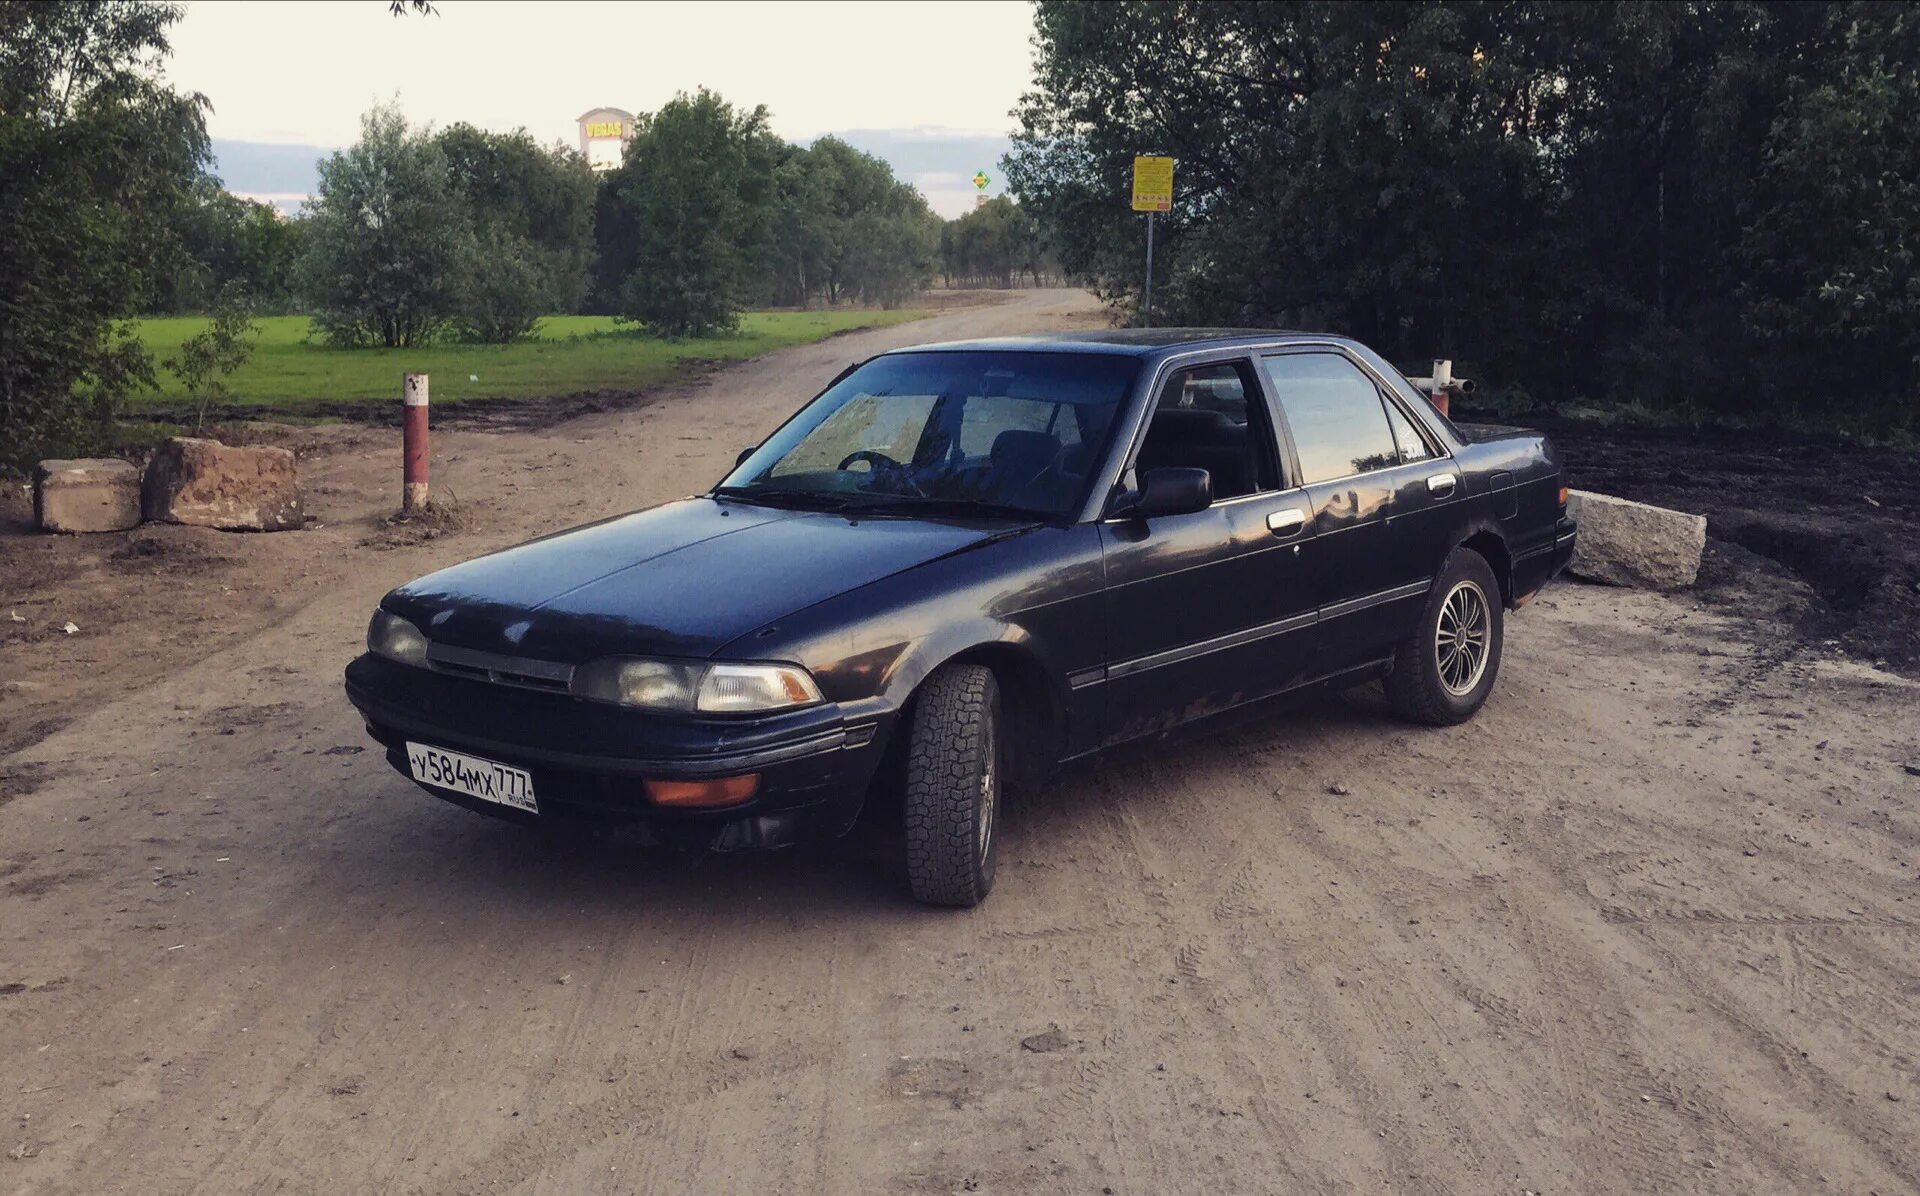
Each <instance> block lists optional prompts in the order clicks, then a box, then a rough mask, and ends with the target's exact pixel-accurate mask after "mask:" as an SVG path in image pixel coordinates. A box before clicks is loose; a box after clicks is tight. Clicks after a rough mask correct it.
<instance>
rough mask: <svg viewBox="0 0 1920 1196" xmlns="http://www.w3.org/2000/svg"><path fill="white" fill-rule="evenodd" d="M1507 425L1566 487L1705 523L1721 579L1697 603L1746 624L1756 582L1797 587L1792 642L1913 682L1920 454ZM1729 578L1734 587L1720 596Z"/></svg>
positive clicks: (1777, 438) (1918, 623)
mask: <svg viewBox="0 0 1920 1196" xmlns="http://www.w3.org/2000/svg"><path fill="white" fill-rule="evenodd" d="M1465 418H1468V419H1471V418H1472V416H1471V413H1467V414H1466V415H1465ZM1513 422H1521V423H1528V424H1530V425H1531V426H1534V427H1538V428H1541V429H1542V430H1544V431H1545V432H1547V434H1548V435H1550V436H1551V437H1552V438H1553V442H1554V444H1555V446H1556V447H1558V449H1559V450H1560V455H1561V458H1562V459H1563V460H1564V461H1565V462H1566V467H1567V475H1568V479H1569V482H1570V484H1571V485H1573V486H1575V487H1577V488H1580V489H1583V490H1598V491H1600V492H1602V493H1605V494H1617V495H1619V496H1620V497H1622V498H1631V499H1635V500H1638V501H1640V502H1650V503H1658V504H1659V505H1661V506H1667V507H1674V508H1676V509H1678V510H1682V511H1693V512H1696V513H1698V514H1702V515H1705V516H1706V517H1707V536H1708V542H1709V545H1710V547H1712V548H1714V549H1715V550H1717V551H1718V553H1719V557H1720V561H1721V564H1722V565H1724V566H1726V569H1723V571H1722V572H1721V574H1720V575H1719V577H1718V580H1717V581H1714V582H1711V583H1709V580H1708V579H1707V578H1704V577H1703V580H1702V593H1703V595H1704V596H1707V597H1714V596H1716V595H1718V596H1720V597H1722V598H1725V599H1726V600H1727V605H1728V607H1729V609H1732V610H1736V611H1739V612H1740V613H1742V614H1748V613H1751V612H1750V611H1748V610H1747V609H1746V607H1747V606H1748V605H1749V603H1750V601H1751V600H1752V599H1753V597H1754V595H1755V594H1756V593H1759V594H1768V593H1775V596H1777V593H1776V592H1777V591H1779V590H1780V587H1779V585H1778V583H1777V581H1772V582H1769V581H1761V580H1759V574H1760V573H1761V572H1766V571H1771V572H1772V573H1774V574H1776V575H1777V576H1778V577H1785V578H1790V579H1794V580H1797V581H1798V582H1801V583H1804V586H1805V587H1806V592H1805V595H1804V609H1802V610H1800V611H1799V613H1798V614H1797V616H1796V617H1795V618H1794V619H1792V620H1791V623H1790V626H1791V627H1792V628H1793V629H1794V631H1795V633H1796V634H1798V635H1799V636H1800V637H1802V638H1803V639H1806V640H1809V641H1817V642H1824V641H1829V640H1832V641H1837V642H1838V643H1839V644H1840V646H1841V647H1843V648H1845V649H1846V650H1847V651H1848V652H1849V653H1852V654H1853V655H1856V656H1859V657H1861V658H1863V659H1867V660H1872V661H1876V662H1880V663H1883V664H1885V665H1886V666H1887V667H1889V668H1891V669H1893V670H1894V671H1896V672H1900V673H1903V674H1905V675H1907V676H1914V677H1920V454H1915V453H1911V452H1904V451H1901V450H1897V449H1883V448H1863V447H1860V446H1858V445H1852V444H1847V443H1844V442H1840V441H1813V440H1806V439H1802V438H1793V437H1789V436H1786V435H1784V434H1771V433H1755V432H1732V431H1689V430H1685V429H1665V428H1661V429H1653V428H1607V427H1601V426H1598V425H1595V424H1591V423H1586V422H1582V421H1576V420H1568V419H1545V420H1531V421H1528V420H1520V421H1513ZM1732 549H1738V550H1740V551H1738V552H1736V551H1732ZM1728 570H1731V573H1729V572H1728ZM1734 574H1737V575H1738V576H1739V577H1741V578H1743V579H1744V580H1743V581H1741V582H1740V584H1738V585H1732V586H1731V588H1729V579H1730V577H1731V576H1732V575H1734Z"/></svg>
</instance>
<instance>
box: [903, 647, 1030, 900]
mask: <svg viewBox="0 0 1920 1196" xmlns="http://www.w3.org/2000/svg"><path fill="white" fill-rule="evenodd" d="M907 733H908V736H909V739H908V741H907V789H906V800H905V802H904V803H903V810H902V817H903V821H904V822H905V829H906V839H907V883H908V885H909V886H910V887H911V888H912V890H913V895H914V897H915V898H916V899H918V900H920V901H924V902H926V903H927V904H929V905H954V906H969V905H978V904H979V903H980V902H981V901H982V900H984V899H985V898H986V895H987V894H988V892H990V891H991V890H992V889H993V872H994V861H995V860H996V859H997V858H998V856H999V851H1000V843H999V835H998V833H997V832H998V829H999V822H1000V807H1001V805H1002V804H1003V803H1002V802H1001V800H1000V798H1001V795H1002V790H1003V788H1004V783H1005V782H1004V777H1005V774H1006V769H1005V767H1004V766H1003V765H1004V760H1003V755H1004V753H1003V750H1002V743H1003V739H1002V736H1001V734H1000V686H999V684H998V683H997V682H996V681H995V680H994V676H993V670H991V669H988V668H984V667H982V666H980V665H975V664H960V665H949V666H948V667H946V668H944V669H941V670H940V671H939V672H937V673H935V674H934V675H933V676H931V677H929V678H927V680H926V683H925V684H924V685H922V686H921V687H920V692H919V694H918V695H917V696H916V697H915V698H914V703H913V717H912V722H911V724H910V725H909V727H908V731H907Z"/></svg>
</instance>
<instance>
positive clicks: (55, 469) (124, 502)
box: [33, 457, 140, 532]
mask: <svg viewBox="0 0 1920 1196" xmlns="http://www.w3.org/2000/svg"><path fill="white" fill-rule="evenodd" d="M33 515H34V522H35V523H37V524H39V526H40V528H41V529H42V530H43V531H49V532H123V531H125V530H127V529H128V528H130V527H135V526H138V525H139V523H140V471H139V470H138V469H135V468H134V467H133V466H132V465H131V464H129V463H128V462H126V461H122V460H119V459H118V458H115V457H82V458H79V459H77V460H71V461H42V462H40V464H39V465H38V466H36V467H35V468H34V471H33Z"/></svg>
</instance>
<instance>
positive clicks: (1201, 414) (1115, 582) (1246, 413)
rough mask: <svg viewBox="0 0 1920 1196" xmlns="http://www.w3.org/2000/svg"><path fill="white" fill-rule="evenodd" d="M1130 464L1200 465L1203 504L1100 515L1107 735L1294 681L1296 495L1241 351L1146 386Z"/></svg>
mask: <svg viewBox="0 0 1920 1196" xmlns="http://www.w3.org/2000/svg"><path fill="white" fill-rule="evenodd" d="M1148 418H1149V423H1148V425H1147V433H1146V436H1145V437H1144V438H1143V440H1142V442H1141V444H1140V446H1139V449H1138V453H1137V456H1136V457H1135V459H1134V461H1133V463H1132V465H1133V469H1134V476H1135V477H1136V478H1137V477H1138V475H1139V474H1140V473H1141V472H1144V471H1146V470H1150V469H1155V468H1161V467H1187V468H1198V469H1205V470H1207V471H1208V473H1209V475H1210V476H1211V477H1212V479H1213V484H1214V501H1213V505H1212V506H1210V507H1208V508H1207V509H1206V510H1204V511H1196V512H1193V513H1191V514H1187V515H1176V516H1171V517H1166V518H1160V519H1151V520H1138V519H1109V520H1107V521H1105V522H1103V523H1102V524H1101V525H1100V532H1101V543H1102V548H1103V552H1104V556H1105V563H1106V571H1107V607H1108V626H1109V628H1110V629H1111V643H1112V647H1111V649H1110V651H1109V654H1108V662H1107V670H1106V690H1107V734H1106V736H1105V739H1106V741H1107V742H1109V743H1115V742H1119V741H1121V740H1126V739H1133V738H1136V737H1138V736H1141V735H1145V734H1151V733H1153V732H1156V731H1160V730H1164V729H1166V728H1168V727H1172V726H1175V725H1177V724H1179V723H1182V722H1186V721H1188V720H1190V719H1193V718H1198V717H1200V716H1203V715H1206V714H1211V713H1213V712H1215V711H1217V710H1223V709H1226V708H1228V707H1230V706H1235V705H1238V704H1240V703H1241V702H1244V701H1249V700H1251V699H1253V698H1257V697H1261V696H1264V695H1266V694H1269V693H1273V692H1275V691H1277V690H1280V689H1284V688H1286V687H1287V686H1288V685H1291V684H1293V683H1295V682H1296V681H1298V680H1300V679H1301V677H1302V676H1303V675H1304V673H1305V671H1306V668H1307V665H1308V661H1309V660H1310V659H1311V652H1310V647H1309V646H1310V644H1311V642H1312V635H1311V628H1312V622H1313V618H1314V605H1315V596H1314V590H1313V586H1312V583H1311V582H1310V580H1309V578H1308V575H1307V571H1306V567H1305V566H1306V562H1307V560H1308V554H1307V553H1306V552H1304V551H1303V546H1305V545H1308V544H1310V542H1311V541H1312V540H1313V538H1314V521H1313V519H1312V515H1311V511H1310V510H1309V507H1308V501H1307V496H1306V495H1305V494H1304V493H1302V492H1301V491H1299V490H1297V489H1291V490H1290V489H1285V488H1283V486H1282V481H1281V473H1280V464H1279V459H1278V454H1277V452H1276V446H1275V441H1274V434H1273V429H1272V425H1271V422H1270V420H1269V418H1268V414H1267V405H1266V403H1265V401H1264V399H1263V397H1262V396H1261V393H1260V390H1259V387H1258V383H1257V381H1256V379H1255V378H1254V375H1253V373H1252V370H1251V365H1250V363H1249V362H1247V361H1245V360H1238V361H1229V362H1220V363H1213V364H1209V365H1201V366H1192V367H1185V368H1178V369H1174V370H1171V371H1169V372H1168V374H1167V376H1166V378H1165V380H1164V382H1163V383H1162V384H1161V386H1160V388H1159V393H1158V396H1157V402H1156V405H1155V408H1154V410H1153V411H1152V412H1151V413H1150V414H1149V417H1148Z"/></svg>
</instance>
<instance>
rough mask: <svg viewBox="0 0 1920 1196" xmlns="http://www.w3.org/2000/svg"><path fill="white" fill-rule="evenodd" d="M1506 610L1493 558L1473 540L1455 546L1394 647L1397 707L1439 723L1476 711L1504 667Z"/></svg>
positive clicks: (1392, 687) (1391, 688)
mask: <svg viewBox="0 0 1920 1196" xmlns="http://www.w3.org/2000/svg"><path fill="white" fill-rule="evenodd" d="M1504 613H1505V612H1504V610H1503V608H1502V607H1501V604H1500V582H1499V579H1497V578H1496V577H1494V575H1493V567H1492V566H1490V565H1488V564H1487V559H1486V558H1485V557H1483V556H1481V555H1480V554H1479V553H1477V552H1475V551H1473V550H1472V549H1471V548H1457V549H1455V550H1454V552H1453V555H1451V556H1449V557H1448V558H1447V563H1446V567H1445V568H1443V569H1441V571H1440V577H1439V579H1438V580H1437V581H1435V582H1434V583H1433V590H1432V592H1431V593H1430V594H1428V596H1427V605H1426V609H1425V610H1423V611H1421V613H1420V622H1419V624H1418V625H1417V626H1416V627H1415V628H1414V630H1413V634H1411V635H1409V636H1408V637H1407V638H1406V639H1405V640H1404V641H1402V642H1401V644H1400V647H1399V650H1398V651H1397V652H1395V654H1394V659H1393V673H1392V674H1391V675H1390V676H1388V678H1387V687H1386V688H1387V699H1388V700H1389V701H1390V702H1391V703H1392V705H1393V709H1394V712H1395V713H1397V714H1399V715H1400V716H1401V717H1402V718H1405V719H1409V720H1411V721H1413V722H1417V723H1427V724H1429V725H1431V726H1436V727H1450V726H1453V725H1455V724H1456V723H1464V722H1466V721H1467V720H1468V719H1470V718H1472V717H1473V716H1474V713H1475V712H1476V711H1478V710H1479V709H1480V707H1481V705H1482V704H1484V703H1485V702H1486V700H1487V695H1488V694H1489V693H1491V692H1493V682H1494V678H1495V677H1496V676H1498V675H1499V673H1500V648H1501V643H1502V639H1503V636H1504V634H1505V627H1504V624H1503V615H1504Z"/></svg>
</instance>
